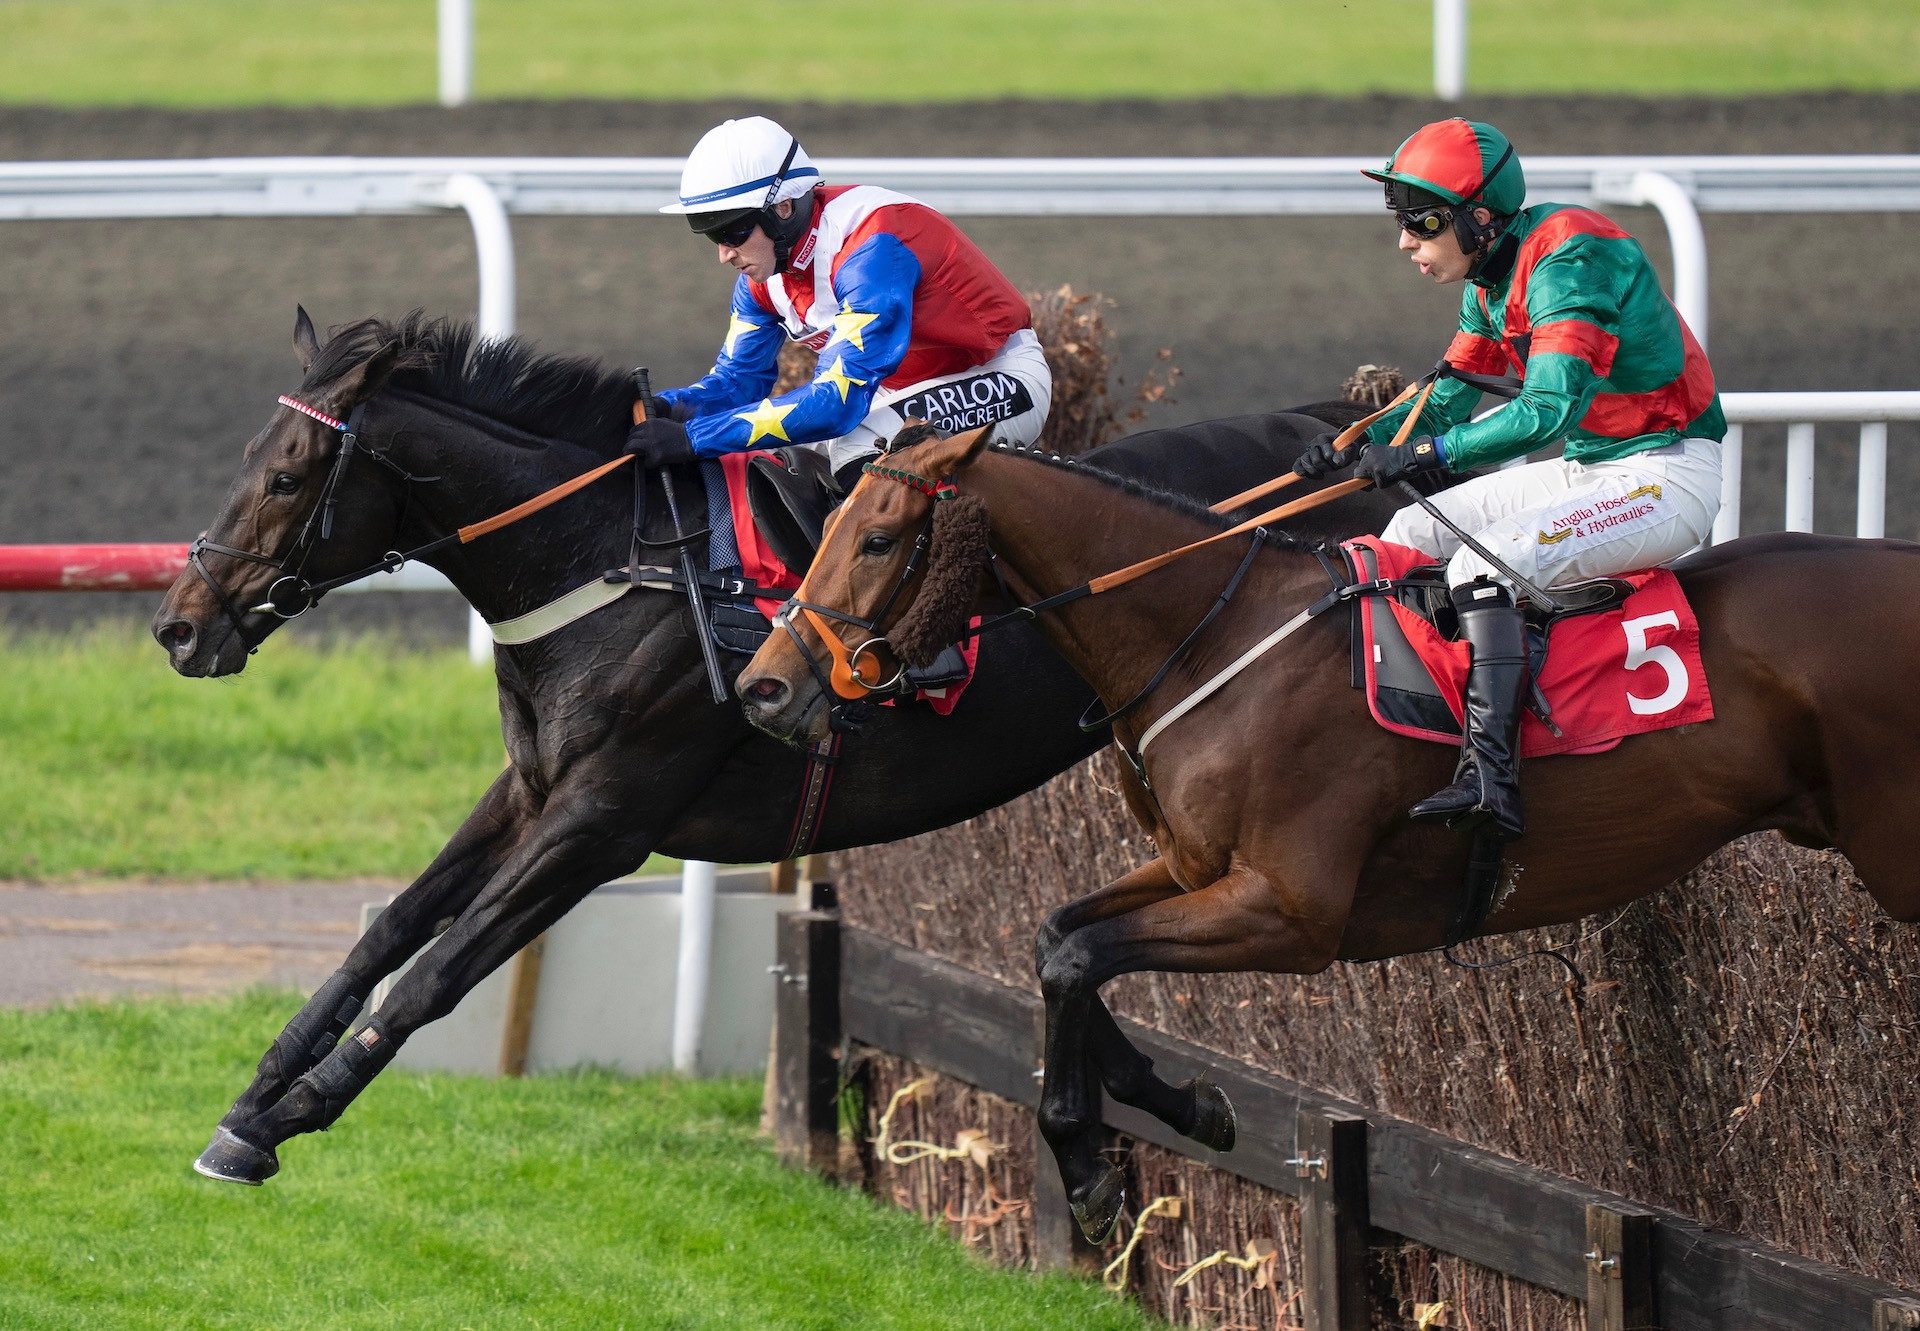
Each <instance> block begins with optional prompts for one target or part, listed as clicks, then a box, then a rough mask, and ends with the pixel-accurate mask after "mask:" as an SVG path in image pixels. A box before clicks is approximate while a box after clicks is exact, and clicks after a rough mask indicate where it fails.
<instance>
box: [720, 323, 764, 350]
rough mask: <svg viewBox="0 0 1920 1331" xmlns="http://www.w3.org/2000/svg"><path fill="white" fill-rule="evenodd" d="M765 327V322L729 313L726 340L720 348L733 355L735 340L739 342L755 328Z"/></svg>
mask: <svg viewBox="0 0 1920 1331" xmlns="http://www.w3.org/2000/svg"><path fill="white" fill-rule="evenodd" d="M765 327H766V325H765V324H757V323H755V322H754V321H753V320H751V319H742V318H741V317H740V316H739V315H737V314H733V315H729V316H728V317H727V336H726V340H725V341H723V342H721V344H720V349H721V350H722V351H724V352H726V353H727V355H729V356H731V355H732V354H733V344H734V343H735V342H738V341H739V340H740V339H741V338H742V337H743V336H745V335H746V334H748V333H751V332H753V331H754V330H755V329H757V328H765Z"/></svg>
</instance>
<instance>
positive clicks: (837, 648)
mask: <svg viewBox="0 0 1920 1331" xmlns="http://www.w3.org/2000/svg"><path fill="white" fill-rule="evenodd" d="M1435 382H1436V380H1434V379H1431V378H1430V379H1428V380H1427V381H1426V383H1425V384H1424V385H1421V384H1408V385H1407V386H1406V388H1404V389H1402V390H1401V392H1400V394H1399V396H1397V397H1395V398H1394V399H1393V401H1391V402H1389V403H1387V405H1386V406H1384V407H1382V408H1380V410H1378V411H1376V412H1374V413H1373V414H1372V415H1370V416H1365V417H1362V418H1361V419H1360V420H1357V421H1355V422H1354V423H1353V424H1351V425H1349V426H1347V428H1346V429H1344V430H1342V431H1341V432H1340V433H1339V434H1338V435H1336V436H1334V440H1333V447H1334V450H1335V451H1336V452H1338V451H1343V450H1345V449H1346V448H1348V447H1350V446H1351V445H1352V443H1353V441H1354V440H1355V439H1357V438H1359V437H1360V432H1361V431H1363V430H1365V429H1366V428H1367V427H1368V426H1369V425H1372V424H1373V423H1374V422H1375V421H1377V420H1379V419H1380V418H1381V417H1382V416H1384V415H1386V414H1387V413H1388V412H1390V411H1392V410H1393V409H1394V408H1395V407H1397V406H1399V405H1400V404H1401V403H1402V402H1405V401H1406V400H1407V399H1408V398H1410V397H1413V396H1414V395H1415V394H1416V393H1417V394H1418V395H1419V396H1418V400H1417V401H1415V402H1414V405H1413V410H1412V411H1410V412H1408V413H1407V418H1406V420H1404V421H1402V422H1401V424H1400V429H1399V430H1398V431H1397V432H1396V433H1395V434H1394V436H1393V445H1394V446H1396V447H1397V446H1398V445H1400V444H1403V443H1405V442H1406V441H1407V436H1409V435H1410V434H1412V433H1413V426H1414V422H1416V421H1418V420H1419V419H1420V413H1421V412H1422V411H1424V410H1425V409H1426V405H1427V398H1428V396H1429V395H1430V394H1431V393H1432V392H1433V385H1434V383H1435ZM1300 479H1301V477H1300V475H1299V474H1298V473H1297V472H1288V473H1286V474H1285V475H1283V476H1279V477H1276V478H1275V479H1273V480H1270V481H1262V482H1261V483H1260V484H1259V485H1256V486H1254V487H1253V488H1252V489H1250V490H1243V491H1241V492H1240V493H1239V494H1237V495H1234V496H1233V497H1232V498H1230V499H1223V500H1221V501H1220V502H1219V503H1217V504H1215V505H1214V506H1213V511H1214V512H1215V513H1228V512H1231V511H1232V510H1234V509H1236V508H1239V507H1241V506H1242V505H1243V504H1246V503H1248V502H1249V501H1251V500H1254V499H1258V498H1260V497H1261V496H1263V495H1268V494H1272V493H1273V492H1275V491H1276V490H1284V489H1286V488H1287V487H1288V486H1289V485H1292V484H1293V483H1294V482H1295V481H1298V480H1300ZM866 483H867V475H866V474H862V475H861V477H860V480H859V483H858V484H856V485H855V486H854V487H853V490H852V491H851V492H849V493H848V495H847V497H846V500H845V501H844V502H842V504H841V505H840V508H839V510H838V511H836V512H835V513H834V515H833V518H832V520H831V521H829V522H828V524H827V526H826V530H825V531H824V532H823V533H822V534H821V537H820V546H821V548H822V549H824V548H825V547H826V544H827V542H828V541H830V540H831V539H832V538H833V534H834V532H835V531H837V530H838V529H839V526H840V519H841V518H842V517H843V516H845V514H846V511H847V509H848V508H849V507H851V506H852V504H853V499H854V496H855V495H857V494H859V493H860V487H861V486H862V485H865V484H866ZM901 484H903V485H905V484H907V482H905V481H902V482H901ZM1372 484H1373V482H1372V481H1370V480H1368V479H1366V478H1365V477H1355V478H1354V479H1352V480H1347V481H1340V482H1338V483H1337V484H1334V485H1329V486H1327V487H1326V488H1325V489H1323V490H1316V491H1314V492H1313V493H1312V494H1310V495H1306V496H1303V497H1302V498H1299V499H1295V500H1291V501H1289V502H1287V503H1284V504H1281V505H1279V506H1278V507H1277V508H1270V509H1268V510H1267V511H1266V512H1264V513H1260V514H1256V515H1255V516H1253V517H1251V518H1248V519H1247V520H1246V521H1245V522H1241V523H1237V524H1235V525H1234V526H1233V527H1231V528H1229V529H1228V530H1226V531H1223V532H1218V533H1216V534H1214V535H1212V536H1208V537H1205V538H1203V539H1201V540H1198V541H1192V542H1190V543H1188V544H1186V545H1183V546H1181V547H1180V548H1179V549H1177V550H1169V551H1167V552H1166V553H1165V554H1159V555H1154V556H1153V557H1152V558H1150V559H1143V560H1141V561H1140V562H1139V563H1137V564H1129V565H1127V567H1125V568H1121V569H1115V570H1114V571H1113V572H1112V573H1103V574H1101V575H1100V576H1099V577H1097V578H1094V579H1092V580H1091V581H1089V582H1088V583H1087V593H1088V595H1092V596H1098V595H1099V594H1100V593H1101V592H1108V591H1112V590H1113V589H1114V588H1115V587H1122V586H1125V585H1126V584H1127V583H1129V582H1132V581H1133V580H1134V579H1136V578H1140V577H1144V576H1145V575H1147V574H1149V573H1151V572H1153V571H1154V570H1155V569H1158V568H1165V567H1166V566H1167V565H1168V564H1171V563H1173V562H1174V561H1175V560H1176V559H1179V558H1181V557H1183V556H1185V555H1190V554H1192V553H1193V552H1194V551H1196V550H1201V549H1204V548H1206V547H1207V546H1209V545H1215V544H1218V543H1219V542H1221V541H1225V540H1228V539H1230V538H1232V537H1235V536H1239V535H1242V534H1244V533H1246V532H1249V531H1252V530H1253V529H1254V528H1255V527H1260V526H1264V525H1266V524H1267V523H1269V522H1278V521H1279V520H1280V519H1282V518H1288V517H1292V516H1293V515H1294V514H1296V513H1305V512H1307V511H1308V510H1309V509H1315V508H1318V507H1320V505H1322V504H1326V503H1330V502H1332V501H1333V500H1335V499H1340V498H1343V497H1345V496H1347V495H1350V494H1353V493H1354V492H1355V491H1358V490H1364V489H1366V488H1367V487H1368V486H1370V485H1372ZM908 488H910V489H918V488H920V487H918V486H911V485H909V487H908ZM927 493H932V492H931V491H928V492H927ZM809 576H811V572H809ZM806 591H807V579H806V578H802V579H801V580H800V586H799V587H797V588H796V589H795V590H794V593H793V595H794V599H795V601H801V600H804V599H805V598H806ZM798 608H799V610H800V613H801V614H803V615H805V616H806V617H807V622H808V623H809V624H811V625H813V630H814V632H815V633H817V634H818V635H819V636H820V641H821V644H822V645H823V646H824V647H825V648H826V649H827V654H828V655H829V656H830V657H832V658H833V669H832V670H831V671H830V672H829V674H828V680H829V681H830V682H831V683H832V685H833V691H834V693H836V694H837V695H839V696H840V697H841V698H844V699H846V700H847V701H849V702H854V701H858V700H859V699H861V698H864V697H866V696H867V695H868V694H870V693H875V692H877V691H879V690H880V689H881V688H883V687H885V685H884V684H882V683H874V684H869V683H867V681H866V680H864V679H862V678H861V676H860V671H859V668H858V662H859V660H860V658H861V657H862V656H863V655H865V654H866V653H867V651H868V650H869V649H870V648H871V647H872V646H873V645H874V644H875V643H877V642H883V641H885V639H884V638H880V637H874V638H869V639H868V640H867V641H866V642H863V643H861V644H860V645H859V646H858V647H851V648H850V647H848V646H847V644H846V640H845V639H844V638H842V637H841V636H840V635H839V634H838V633H836V632H834V630H833V628H832V627H831V626H830V625H829V624H828V622H827V621H826V619H825V618H824V617H823V616H821V615H820V614H818V613H816V612H815V611H814V610H812V609H810V608H808V607H807V606H805V605H801V606H799V607H798Z"/></svg>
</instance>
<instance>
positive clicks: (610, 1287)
mask: <svg viewBox="0 0 1920 1331" xmlns="http://www.w3.org/2000/svg"><path fill="white" fill-rule="evenodd" d="M294 1001H295V1000H294V998H293V996H291V995H286V994H278V993H259V992H256V993H252V994H248V995H245V996H242V997H240V998H235V999H227V1000H223V1001H219V1002H197V1003H173V1002H156V1003H143V1004H117V1005H113V1006H84V1007H77V1008H69V1009H58V1010H53V1011H43V1012H19V1011H0V1142H4V1143H5V1147H4V1150H0V1326H5V1327H7V1328H9V1331H30V1329H38V1328H48V1329H49V1331H54V1329H57V1331H93V1329H95V1328H98V1329H99V1331H144V1329H145V1328H154V1329H155V1331H183V1329H185V1328H219V1327H232V1328H246V1329H247V1331H253V1329H255V1328H260V1327H273V1328H276V1331H294V1329H295V1328H307V1327H311V1328H326V1329H327V1331H340V1329H342V1328H348V1329H352V1331H360V1329H361V1328H384V1327H393V1328H405V1329H406V1331H413V1329H414V1328H419V1327H432V1328H476V1329H479V1328H493V1327H499V1328H515V1329H516V1331H518V1329H520V1328H532V1327H541V1328H548V1329H549V1331H559V1329H563V1328H575V1327H578V1328H592V1329H593V1331H615V1329H616V1328H622V1327H624V1328H627V1329H628V1331H639V1329H640V1328H675V1329H676V1331H678V1329H680V1328H686V1329H688V1331H691V1329H693V1328H706V1327H713V1328H726V1329H727V1331H735V1329H736V1328H743V1327H744V1328H756V1329H757V1328H782V1329H787V1328H791V1329H792V1331H814V1329H815V1328H818V1331H840V1329H841V1328H847V1327H858V1328H861V1329H862V1331H889V1329H890V1328H900V1331H927V1329H928V1328H933V1329H938V1328H954V1329H955V1331H975V1329H976V1328H981V1327H992V1328H996V1329H998V1328H1019V1327H1035V1328H1052V1327H1060V1328H1068V1327H1072V1328H1114V1329H1115V1331H1118V1329H1119V1328H1142V1327H1146V1326H1148V1325H1149V1323H1148V1322H1147V1321H1146V1319H1145V1318H1144V1317H1142V1316H1141V1315H1140V1314H1139V1313H1137V1312H1136V1311H1134V1310H1133V1309H1131V1308H1130V1307H1128V1306H1126V1305H1124V1304H1121V1303H1118V1302H1116V1301H1115V1300H1113V1299H1112V1298H1110V1297H1108V1296H1107V1295H1105V1294H1104V1293H1103V1292H1102V1291H1101V1290H1100V1289H1099V1288H1098V1287H1097V1286H1095V1285H1093V1284H1090V1283H1087V1282H1083V1281H1076V1280H1071V1279H1068V1278H1065V1277H1060V1276H1052V1277H1045V1278H1042V1277H1036V1276H1031V1275H1024V1274H1020V1273H1015V1272H1006V1271H996V1270H993V1269H991V1268H989V1267H987V1266H985V1265H984V1264H982V1263H980V1262H978V1261H976V1260H975V1259H974V1258H973V1257H972V1256H971V1255H970V1254H968V1253H967V1252H966V1250H965V1249H963V1248H962V1247H961V1246H960V1245H958V1244H957V1243H954V1242H952V1241H951V1240H949V1239H947V1238H946V1237H945V1236H944V1235H942V1234H940V1233H938V1232H937V1231H934V1230H932V1229H930V1228H928V1227H926V1226H924V1225H922V1224H921V1223H920V1222H919V1221H917V1220H915V1219H914V1218H912V1217H910V1216H908V1215H906V1214H905V1213H903V1212H899V1211H893V1210H890V1209H886V1208H882V1207H880V1206H878V1205H876V1204H874V1203H873V1202H872V1201H870V1200H869V1199H868V1198H866V1197H865V1196H863V1195H861V1194H858V1193H852V1192H846V1191H841V1190H838V1189H835V1188H833V1187H830V1186H828V1185H827V1184H824V1183H822V1182H820V1181H819V1180H816V1179H812V1178H808V1177H804V1176H801V1175H797V1174H792V1173H788V1172H787V1171H785V1170H783V1169H782V1168H780V1166H779V1165H777V1164H776V1163H775V1162H774V1160H773V1158H772V1157H771V1155H770V1154H769V1153H768V1151H767V1149H766V1147H765V1145H764V1144H763V1143H761V1142H760V1141H758V1140H756V1139H755V1136H754V1131H755V1126H756V1120H757V1117H758V1112H759V1094H760V1088H759V1083H758V1082H747V1081H722V1082H684V1081H675V1080H670V1079H648V1080H639V1081H633V1080H627V1079H623V1078H619V1077H615V1076H612V1075H607V1074H601V1073H584V1074H580V1075H575V1076H563V1077H542V1078H534V1079H530V1080H526V1081H504V1082H488V1081H482V1080H478V1079H471V1078H454V1077H443V1076H434V1077H427V1076H421V1075H417V1074H409V1073H398V1072H389V1073H387V1074H386V1075H384V1076H382V1077H381V1078H380V1079H379V1081H377V1082H376V1083H375V1084H374V1085H373V1087H372V1088H370V1089H369V1090H368V1091H367V1092H366V1094H365V1095H363V1096H362V1097H361V1099H360V1101H359V1102H358V1103H356V1104H355V1105H354V1106H353V1108H352V1109H350V1110H349V1111H348V1113H347V1115H346V1117H344V1118H343V1119H342V1120H341V1122H340V1123H339V1124H338V1125H337V1126H336V1127H335V1129H334V1130H333V1131H332V1132H330V1133H328V1134H327V1135H325V1136H319V1135H314V1136H308V1137H302V1138H299V1139H297V1140H296V1141H294V1142H293V1143H291V1144H290V1145H288V1146H287V1147H286V1148H284V1149H283V1150H282V1152H281V1162H282V1168H283V1173H282V1174H281V1175H280V1177H278V1178H275V1179H273V1180H272V1181H270V1182H269V1183H268V1184H267V1185H266V1186H265V1187H264V1188H260V1189H253V1188H239V1187H234V1186H231V1185H226V1184H217V1183H212V1182H209V1181H206V1180H203V1179H200V1178H197V1177H195V1176H194V1175H193V1174H192V1173H191V1172H190V1171H189V1168H188V1162H189V1161H190V1160H191V1159H192V1157H193V1155H194V1153H195V1152H197V1151H198V1150H199V1149H200V1147H201V1146H202V1145H204V1144H205V1140H206V1137H207V1135H208V1132H209V1131H210V1130H211V1127H212V1124H213V1123H214V1121H215V1120H216V1119H217V1118H218V1117H219V1116H220V1114H221V1113H222V1112H224V1110H225V1108H226V1106H227V1104H228V1102H229V1101H230V1100H231V1098H232V1096H233V1095H234V1094H235V1093H237V1092H238V1090H239V1089H240V1088H241V1086H242V1085H243V1084H244V1082H245V1080H246V1078H247V1076H248V1075H249V1074H250V1073H251V1071H252V1067H253V1062H254V1060H255V1058H256V1057H257V1056H258V1054H259V1051H260V1050H261V1049H262V1048H264V1047H265V1045H266V1043H267V1042H268V1041H269V1040H270V1039H271V1038H272V1037H273V1035H274V1034H275V1033H276V1032H277V1031H278V1030H279V1028H280V1025H281V1023H282V1022H283V1021H284V1020H285V1018H286V1016H287V1014H288V1012H289V1011H290V1010H291V1006H292V1004H293V1002H294Z"/></svg>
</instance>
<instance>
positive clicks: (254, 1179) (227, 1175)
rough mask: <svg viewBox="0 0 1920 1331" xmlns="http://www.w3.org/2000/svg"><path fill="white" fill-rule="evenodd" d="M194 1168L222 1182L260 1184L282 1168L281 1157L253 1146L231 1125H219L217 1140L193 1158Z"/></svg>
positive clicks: (197, 1171) (202, 1174) (253, 1185)
mask: <svg viewBox="0 0 1920 1331" xmlns="http://www.w3.org/2000/svg"><path fill="white" fill-rule="evenodd" d="M193 1172H194V1173H196V1174H199V1175H201V1176H203V1177H205V1178H211V1179H219V1180H220V1181H221V1182H222V1183H245V1184H248V1185H249V1186H251V1187H255V1188H257V1187H259V1186H260V1185H261V1184H262V1183H265V1182H266V1181H267V1180H268V1179H270V1178H272V1177H273V1176H274V1175H275V1174H278V1173H279V1172H280V1157H279V1156H277V1155H275V1154H274V1153H273V1152H272V1151H271V1150H267V1151H263V1150H261V1149H260V1148H259V1147H258V1146H249V1145H248V1144H247V1143H246V1142H244V1141H242V1140H240V1138H239V1137H237V1136H235V1135H234V1133H233V1132H232V1131H231V1130H230V1129H228V1128H215V1129H214V1130H213V1140H212V1141H210V1142H208V1143H207V1149H206V1150H204V1151H202V1152H200V1158H199V1159H198V1160H195V1161H194V1162H193Z"/></svg>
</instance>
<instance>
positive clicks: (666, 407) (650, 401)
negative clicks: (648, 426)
mask: <svg viewBox="0 0 1920 1331" xmlns="http://www.w3.org/2000/svg"><path fill="white" fill-rule="evenodd" d="M647 417H648V419H650V420H651V419H655V418H658V419H660V420H663V421H679V422H681V423H682V424H684V423H685V422H686V420H687V412H686V408H685V407H675V406H674V405H673V403H671V402H669V401H667V400H666V399H665V398H663V397H661V396H660V395H659V394H658V393H650V394H648V395H647Z"/></svg>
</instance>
